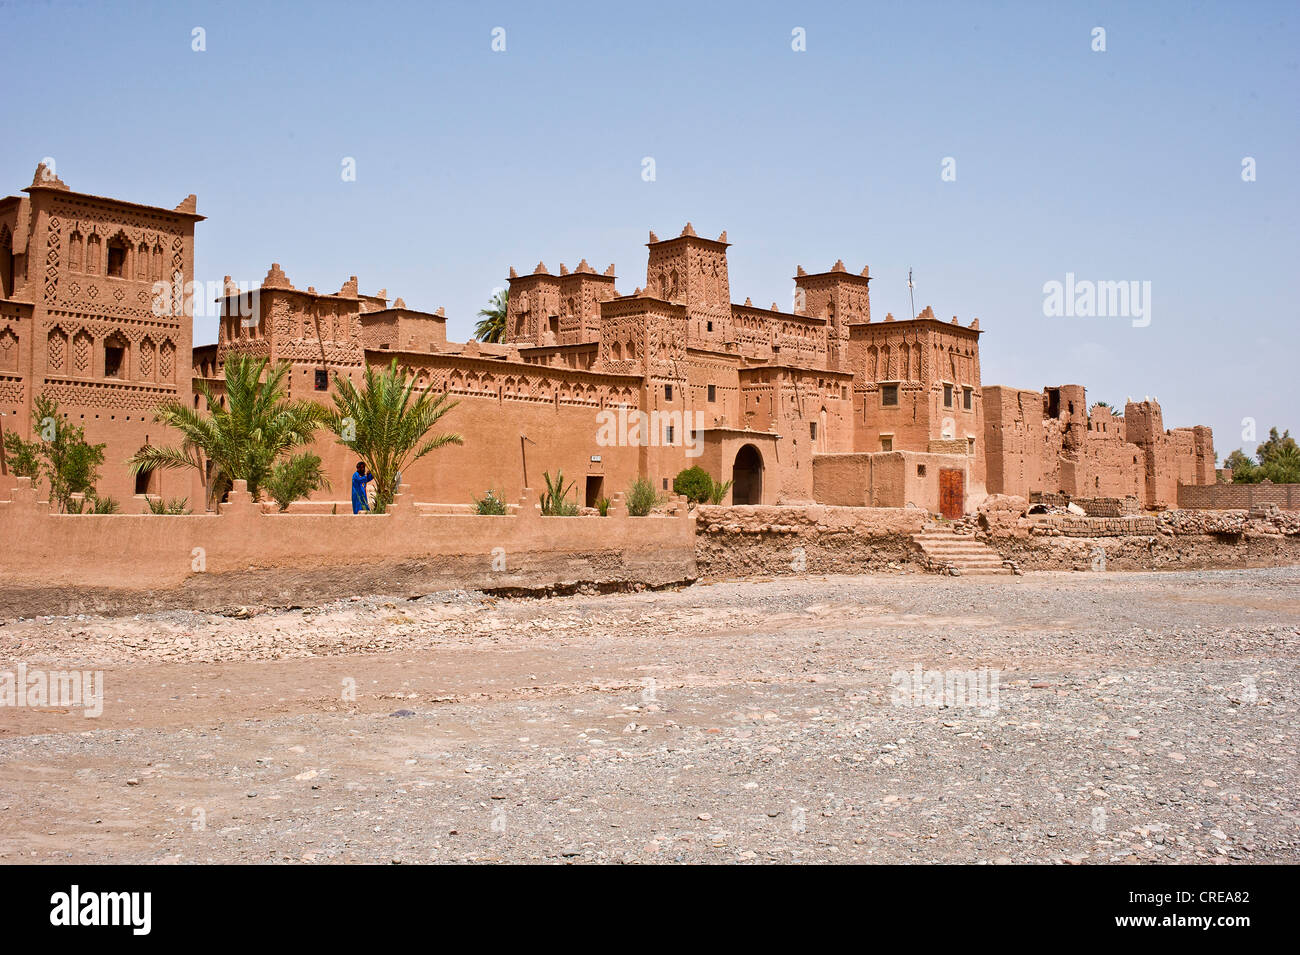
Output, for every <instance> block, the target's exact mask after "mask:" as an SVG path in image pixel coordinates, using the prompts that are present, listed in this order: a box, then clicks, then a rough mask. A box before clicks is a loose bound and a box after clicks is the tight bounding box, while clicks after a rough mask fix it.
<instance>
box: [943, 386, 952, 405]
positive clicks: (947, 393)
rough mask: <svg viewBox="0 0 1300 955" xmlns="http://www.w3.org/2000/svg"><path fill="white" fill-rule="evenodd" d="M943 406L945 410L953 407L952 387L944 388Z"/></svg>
mask: <svg viewBox="0 0 1300 955" xmlns="http://www.w3.org/2000/svg"><path fill="white" fill-rule="evenodd" d="M943 406H944V407H945V408H951V407H952V385H944V386H943Z"/></svg>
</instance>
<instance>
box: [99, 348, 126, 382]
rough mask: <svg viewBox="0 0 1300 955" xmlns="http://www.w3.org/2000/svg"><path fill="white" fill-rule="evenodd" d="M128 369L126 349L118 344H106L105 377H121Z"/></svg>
mask: <svg viewBox="0 0 1300 955" xmlns="http://www.w3.org/2000/svg"><path fill="white" fill-rule="evenodd" d="M125 369H126V349H125V348H122V347H120V346H117V345H105V346H104V377H105V378H121V377H122V376H123V373H124V372H125Z"/></svg>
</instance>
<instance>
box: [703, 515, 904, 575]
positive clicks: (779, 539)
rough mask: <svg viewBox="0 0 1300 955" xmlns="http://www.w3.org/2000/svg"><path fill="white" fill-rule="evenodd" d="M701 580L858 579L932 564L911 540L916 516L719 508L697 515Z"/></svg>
mask: <svg viewBox="0 0 1300 955" xmlns="http://www.w3.org/2000/svg"><path fill="white" fill-rule="evenodd" d="M695 514H696V519H695V527H696V531H697V535H696V546H695V559H696V564H697V567H698V570H699V574H700V576H701V577H702V578H705V579H709V578H719V577H741V576H747V575H753V574H778V575H786V574H859V573H869V572H888V571H903V570H909V571H915V570H920V569H921V568H922V567H924V566H925V562H924V561H925V559H924V554H923V553H922V551H921V548H920V546H919V545H918V544H916V543H915V542H914V541H913V540H912V536H911V535H912V534H915V533H918V532H919V531H920V530H921V527H922V526H923V525H924V523H925V521H926V517H927V516H926V514H925V513H924V512H922V511H917V510H895V509H891V508H862V507H823V506H819V505H814V506H810V507H768V506H759V507H713V506H710V505H704V506H702V507H699V508H697V509H696V511H695Z"/></svg>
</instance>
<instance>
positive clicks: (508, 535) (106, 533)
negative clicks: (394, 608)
mask: <svg viewBox="0 0 1300 955" xmlns="http://www.w3.org/2000/svg"><path fill="white" fill-rule="evenodd" d="M237 483H242V482H237ZM18 484H19V486H18V488H17V489H16V490H15V491H13V500H12V501H9V502H0V536H2V538H3V540H4V541H5V542H6V543H5V546H4V547H3V548H0V579H3V580H4V582H5V583H4V587H3V588H2V589H0V617H14V616H30V615H38V614H64V613H76V612H138V611H141V610H150V609H161V608H166V607H189V608H199V609H223V608H226V607H229V606H232V605H235V606H249V605H251V606H295V605H305V604H307V603H308V602H309V601H319V600H326V599H335V598H338V597H344V596H351V595H355V594H366V593H383V594H394V595H399V596H419V595H422V594H426V593H431V592H434V591H438V590H449V589H459V588H473V589H483V590H548V589H565V588H572V587H575V586H579V585H594V586H597V587H624V586H650V587H657V586H665V585H668V584H673V583H678V582H682V581H689V580H691V579H693V578H694V576H695V562H694V541H695V529H694V523H695V522H694V518H693V516H692V515H688V514H687V512H686V509H685V508H684V507H680V508H676V507H674V510H675V511H676V513H675V514H672V515H665V516H649V517H629V516H628V515H627V513H626V510H625V509H624V508H623V507H622V505H621V502H619V501H616V502H615V505H614V506H613V507H612V508H611V513H610V516H609V517H542V516H541V514H540V512H539V511H538V509H537V507H536V504H535V503H530V502H529V500H528V499H527V497H526V498H525V500H524V501H521V504H520V507H519V509H518V511H517V512H516V513H515V514H512V515H510V516H502V517H486V516H479V515H473V514H426V513H423V512H422V511H421V510H420V509H419V508H418V507H417V506H416V505H415V504H414V503H413V502H410V501H408V500H407V495H401V496H399V498H398V501H397V503H396V504H395V505H394V507H393V509H392V510H391V511H390V512H389V513H387V514H382V515H360V516H353V515H351V514H347V515H337V516H335V515H329V514H270V513H266V512H264V511H263V509H262V508H260V507H259V506H258V505H256V504H254V502H253V501H252V498H251V495H249V494H248V492H247V491H245V490H241V489H239V488H238V487H237V489H236V490H235V491H232V492H231V495H230V503H229V504H226V505H223V506H222V513H221V514H220V515H217V514H195V515H177V516H161V515H153V514H106V515H91V514H52V513H50V509H49V505H48V504H46V503H44V502H39V501H37V500H36V492H35V491H34V490H33V489H32V488H31V486H30V482H29V481H28V479H26V478H22V479H19V482H18Z"/></svg>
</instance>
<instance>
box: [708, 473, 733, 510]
mask: <svg viewBox="0 0 1300 955" xmlns="http://www.w3.org/2000/svg"><path fill="white" fill-rule="evenodd" d="M710 482H711V486H710V487H709V503H710V504H721V503H722V502H723V501H724V500H726V498H727V492H728V491H730V490H731V484H732V482H731V481H727V482H725V483H723V484H719V483H718V482H717V481H713V480H712V479H711V478H710Z"/></svg>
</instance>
